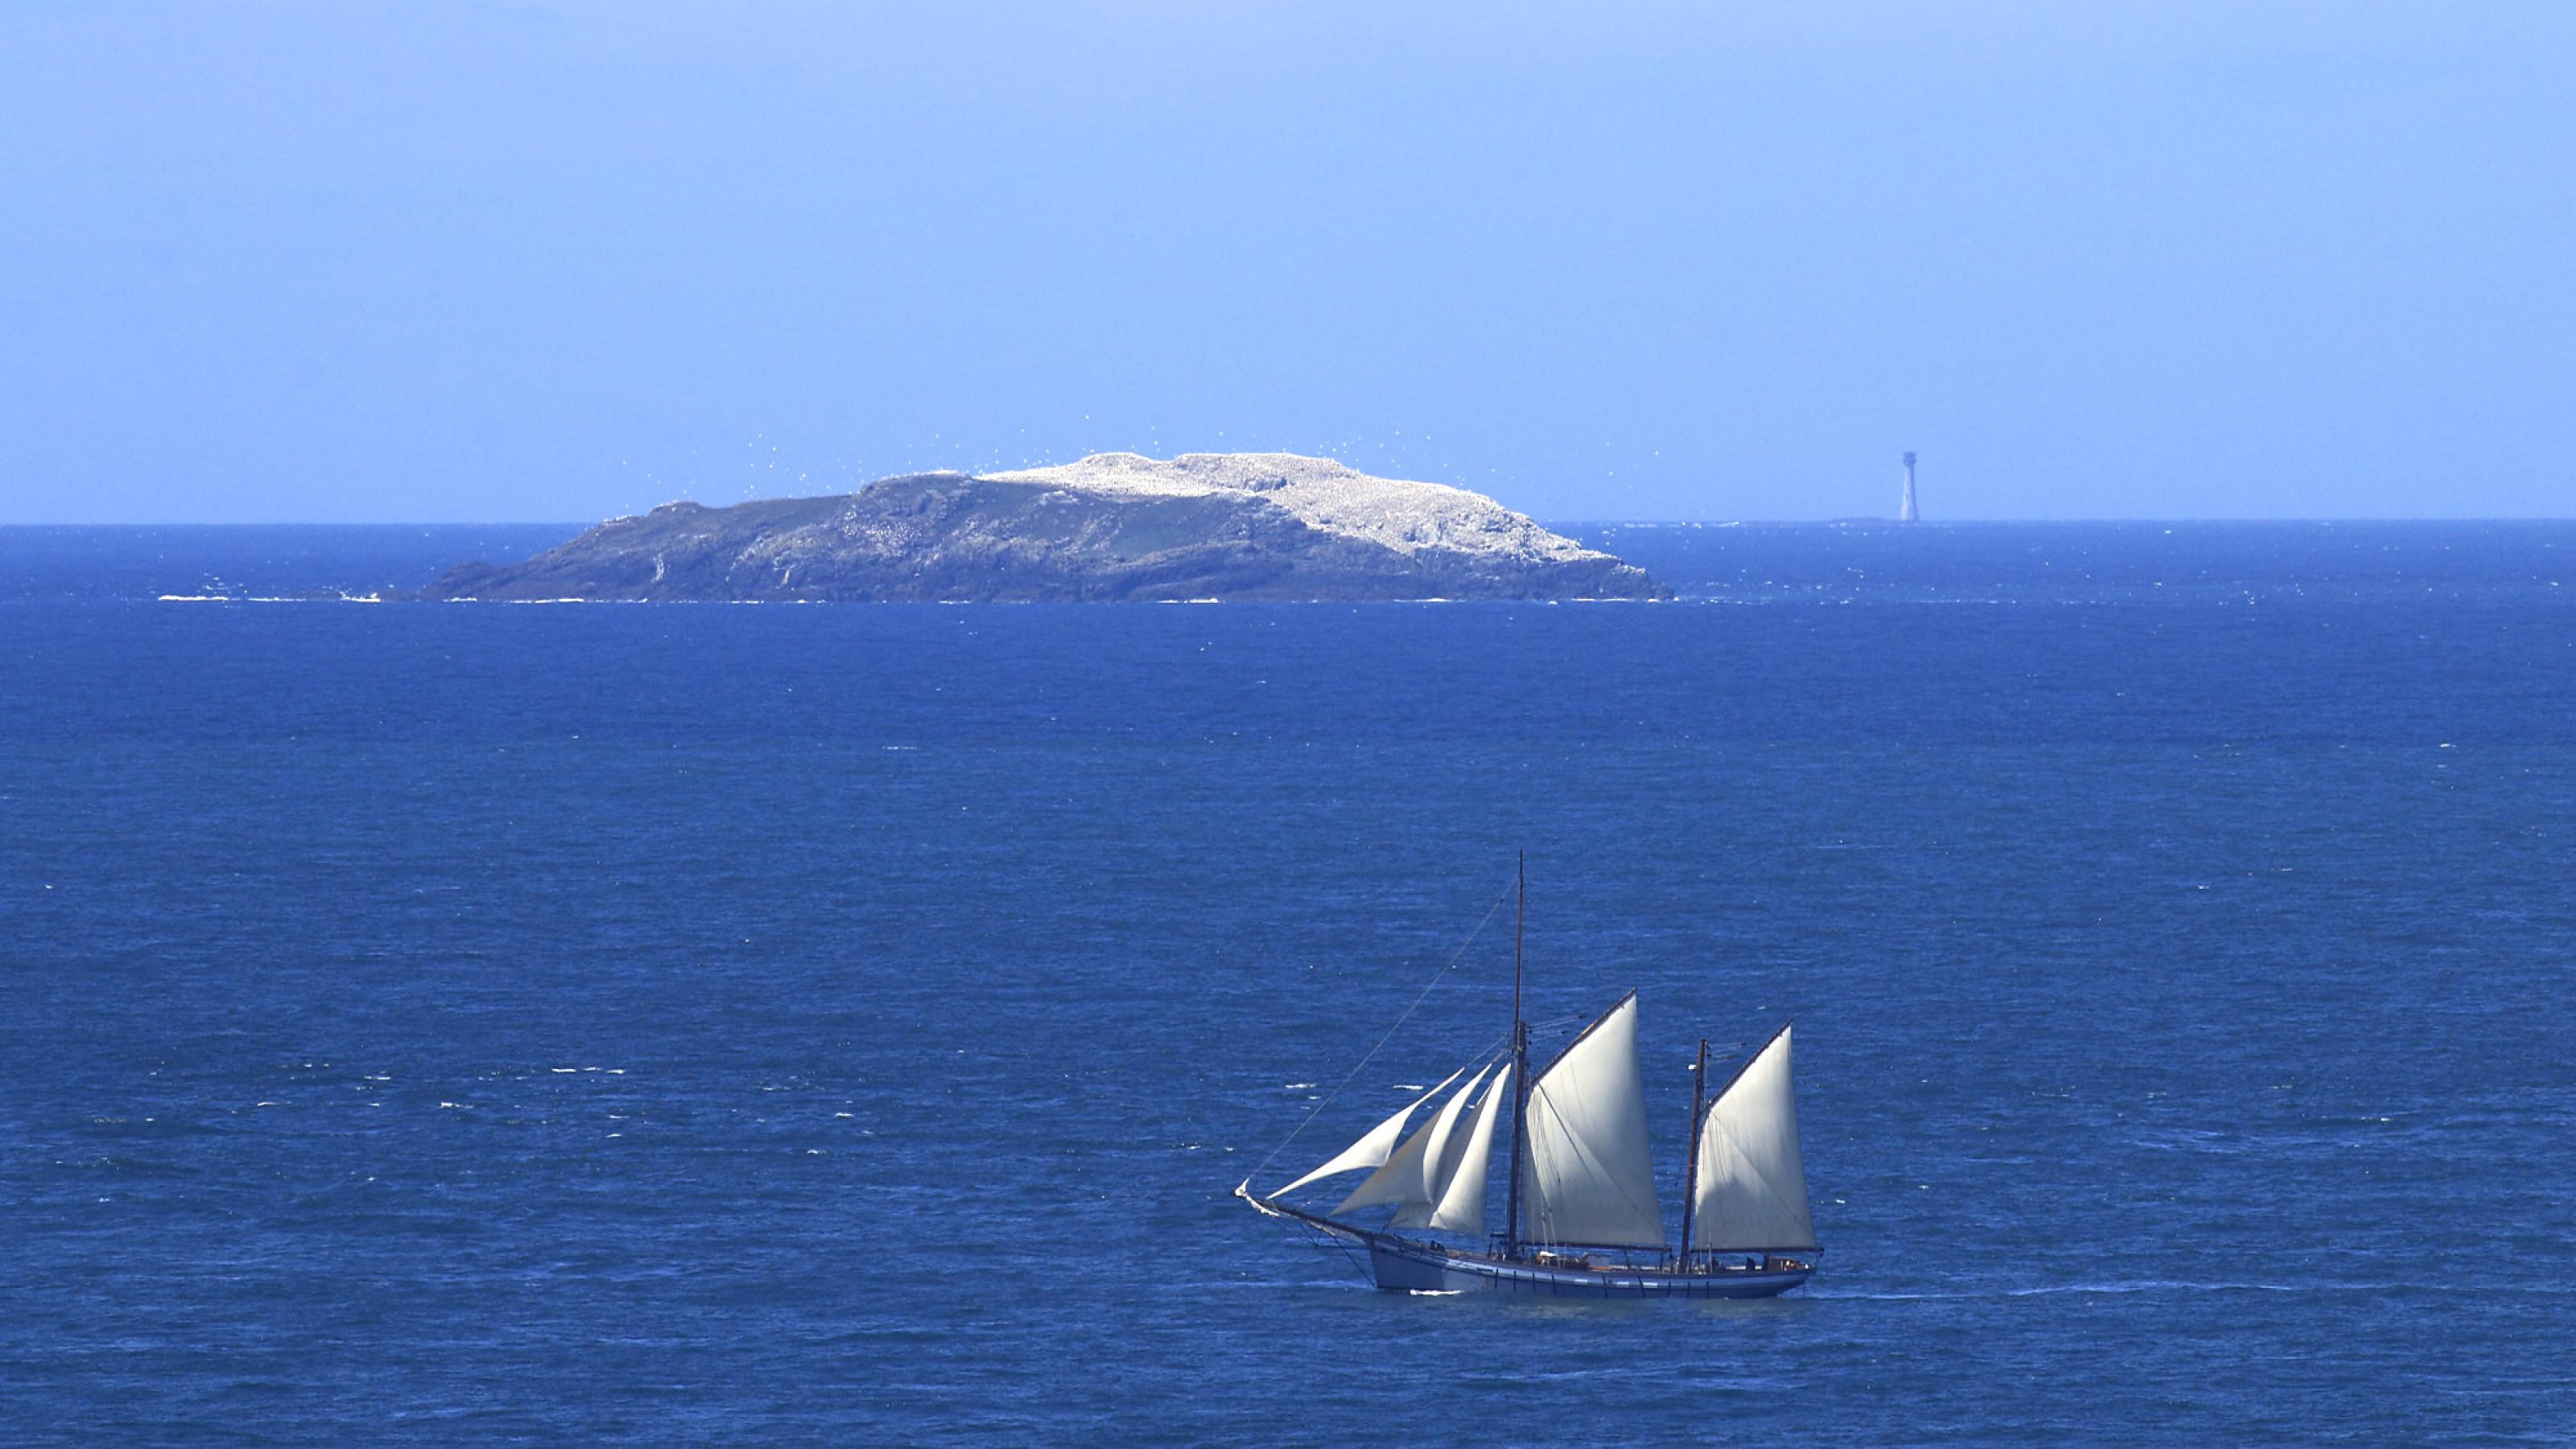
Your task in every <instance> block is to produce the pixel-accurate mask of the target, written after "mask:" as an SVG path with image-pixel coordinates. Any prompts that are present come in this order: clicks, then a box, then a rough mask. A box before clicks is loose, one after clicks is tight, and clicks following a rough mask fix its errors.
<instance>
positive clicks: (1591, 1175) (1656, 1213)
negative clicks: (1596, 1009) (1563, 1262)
mask: <svg viewBox="0 0 2576 1449" xmlns="http://www.w3.org/2000/svg"><path fill="white" fill-rule="evenodd" d="M1528 1122H1529V1138H1528V1141H1527V1142H1526V1143H1525V1144H1523V1146H1522V1149H1521V1152H1522V1157H1521V1162H1522V1182H1521V1192H1522V1207H1521V1221H1520V1224H1519V1235H1520V1237H1521V1239H1522V1241H1524V1242H1531V1243H1572V1244H1582V1245H1584V1246H1587V1247H1606V1248H1661V1247H1663V1246H1664V1214H1663V1209H1662V1207H1661V1206H1660V1205H1659V1204H1658V1203H1657V1202H1656V1200H1655V1163H1654V1158H1653V1156H1652V1154H1651V1152H1650V1150H1649V1149H1648V1147H1647V1144H1646V1080H1645V1076H1644V1074H1643V1072H1642V1071H1641V1070H1640V1069H1639V1067H1638V1065H1637V996H1636V993H1635V992H1630V993H1629V994H1628V995H1627V996H1626V997H1624V998H1623V999H1621V1001H1620V1002H1619V1004H1618V1005H1616V1006H1614V1007H1611V1008H1610V1009H1609V1011H1607V1012H1605V1013H1603V1014H1602V1017H1601V1019H1600V1020H1598V1021H1596V1022H1594V1023H1592V1025H1591V1026H1589V1027H1587V1028H1585V1030H1584V1033H1583V1035H1581V1036H1579V1037H1576V1038H1575V1040H1574V1045H1572V1046H1570V1047H1567V1048H1566V1049H1565V1054H1564V1055H1562V1056H1560V1057H1558V1058H1557V1059H1556V1062H1555V1064H1554V1065H1552V1066H1550V1067H1549V1068H1548V1069H1547V1070H1546V1071H1544V1072H1541V1073H1540V1074H1539V1075H1538V1076H1536V1077H1534V1078H1532V1079H1531V1081H1530V1096H1529V1115H1528Z"/></svg>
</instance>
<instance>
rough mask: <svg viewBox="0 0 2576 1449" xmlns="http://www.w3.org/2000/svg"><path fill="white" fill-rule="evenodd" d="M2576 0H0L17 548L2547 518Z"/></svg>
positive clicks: (4, 324)
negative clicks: (1908, 487) (228, 541)
mask: <svg viewBox="0 0 2576 1449" xmlns="http://www.w3.org/2000/svg"><path fill="white" fill-rule="evenodd" d="M2571 75H2576V6H2566V5H2554V4H2553V5H2537V4H2534V5H2519V6H2517V5H2478V4H2442V5H2435V4H2368V3H2358V0H2353V3H2335V4H2279V5H2265V4H2246V3H2237V4H2224V5H2197V4H2192V3H2187V0H2159V3H2154V4H2137V5H2126V4H2120V3H2111V0H2105V3H2088V4H2027V5H2002V4H1964V3H1962V4H1943V3H1936V0H1916V3H1907V4H1888V5H1879V4H1830V3H1827V4H1818V3H1803V4H1751V5H1727V4H1705V5H1637V4H1619V3H1608V4H1586V5H1580V6H1534V5H1533V6H1508V5H1506V6H1490V5H1478V6H1456V7H1443V6H1427V7H1405V6H1389V5H1382V4H1351V5H1339V4H1312V5H1293V6H1205V5H1178V4H1141V3H1140V4H1097V5H1084V4H1068V5H1062V6H1047V7H1027V8H1023V7H1014V6H992V5H979V4H972V3H966V4H940V5H925V6H920V7H897V6H862V5H820V4H817V5H776V4H758V3H753V4H728V5H724V6H713V5H708V6H673V5H655V4H649V3H643V4H588V3H560V4H558V3H524V4H470V3H457V4H440V5H428V4H423V5H415V6H379V5H360V4H318V3H317V4H310V5H258V4H248V3H245V4H239V5H200V4H184V5H182V4H169V5H158V4H115V3H107V4H96V5H93V4H77V3H68V0H66V3H48V0H33V3H30V0H16V3H11V4H9V5H7V6H5V7H0V522H73V521H88V522H144V521H214V522H223V521H245V522H249V521H278V520H315V521H434V520H478V521H480V520H493V521H499V520H563V521H585V520H590V519H596V518H600V517H605V516H609V515H612V514H620V513H627V512H632V511H636V510H638V509H641V508H644V507H649V506H651V505H652V504H655V503H658V502H662V501H665V500H668V499H671V498H676V497H683V496H686V497H694V498H697V499H699V500H701V501H704V502H709V503H722V502H727V501H738V500H740V499H743V498H746V497H751V496H777V495H784V494H794V493H817V492H832V491H841V490H845V489H847V488H849V487H851V486H854V485H855V484H856V483H858V482H860V481H864V480H865V479H868V478H872V477H877V476H881V475H884V474H888V473H894V472H901V471H907V470H913V469H920V468H929V467H967V468H973V467H988V466H993V465H1017V464H1021V463H1024V462H1044V461H1062V460H1065V459H1069V458H1073V457H1076V456H1079V455H1081V454H1083V453H1085V452H1091V451H1098V450H1105V449H1117V448H1124V449H1132V450H1136V451H1141V452H1148V453H1153V454H1156V455H1158V456H1159V455H1167V454H1170V453H1174V452H1181V451H1212V450H1226V449H1238V448H1262V449H1271V448H1277V449H1287V450H1292V451H1297V452H1307V453H1322V454H1328V455H1332V456H1337V457H1340V458H1343V459H1345V460H1346V461H1348V462H1351V463H1353V464H1354V465H1356V466H1360V467H1363V468H1367V469H1370V470H1372V471H1377V472H1387V473H1396V474H1401V475H1405V476H1413V477H1422V478H1431V479H1437V480H1440V481H1446V482H1454V483H1459V484H1463V485H1465V486H1468V487H1473V488H1477V489H1480V490H1482V491H1486V492H1490V493H1493V494H1495V495H1496V496H1498V497H1500V498H1502V499H1503V500H1504V501H1505V502H1507V503H1510V504H1512V505H1513V506H1515V507H1518V508H1522V509H1525V510H1527V511H1530V512H1532V513H1535V514H1537V515H1539V516H1541V517H1547V518H1561V519H1571V518H1638V519H1646V518H1666V519H1674V518H1707V519H1724V518H1822V517H1833V516H1840V515H1850V514H1863V513H1886V512H1891V511H1892V510H1893V508H1894V506H1895V491H1896V460H1897V456H1898V454H1899V453H1900V452H1901V451H1902V450H1904V449H1907V448H1914V449H1918V450H1920V451H1921V453H1922V455H1923V496H1924V503H1925V511H1926V513H1927V515H1929V516H1932V517H1936V518H1938V517H1949V518H2096V517H2166V518H2179V517H2321V516H2322V517H2368V516H2398V517H2407V516H2515V515H2545V516H2558V517H2564V516H2568V515H2570V514H2576V494H2571V491H2570V489H2569V487H2568V485H2567V484H2566V483H2565V482H2563V481H2562V478H2563V476H2564V475H2565V474H2566V473H2567V471H2568V469H2569V465H2568V464H2567V463H2566V462H2565V461H2563V460H2562V459H2561V458H2560V456H2559V454H2560V452H2561V449H2562V446H2563V438H2562V436H2561V435H2562V433H2563V431H2564V429H2563V428H2562V427H2561V426H2560V425H2561V423H2562V421H2563V420H2564V418H2565V416H2566V412H2567V404H2566V399H2567V397H2568V396H2569V394H2570V385H2571V382H2576V369H2572V368H2571V362H2576V341H2572V340H2571V339H2576V300H2571V291H2570V285H2569V283H2570V279H2571V276H2576V272H2571V266H2570V263H2571V261H2576V255H2571V248H2576V86H2571V85H2570V83H2569V77H2570V76H2571Z"/></svg>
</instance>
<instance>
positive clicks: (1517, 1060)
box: [1503, 850, 1529, 1258]
mask: <svg viewBox="0 0 2576 1449" xmlns="http://www.w3.org/2000/svg"><path fill="white" fill-rule="evenodd" d="M1528 927H1529V852H1528V851H1526V850H1524V851H1522V852H1521V862H1520V888H1519V904H1518V905H1517V906H1515V907H1514V908H1513V911H1512V1187H1511V1201H1510V1205H1509V1206H1508V1207H1507V1208H1505V1209H1504V1214H1503V1256H1504V1257H1506V1258H1517V1257H1519V1256H1520V1255H1521V1159H1522V1158H1523V1157H1525V1156H1527V1155H1528V1152H1529V1024H1528V1023H1527V1022H1524V1021H1522V1020H1521V956H1522V938H1523V936H1524V935H1525V934H1526V932H1527V930H1528Z"/></svg>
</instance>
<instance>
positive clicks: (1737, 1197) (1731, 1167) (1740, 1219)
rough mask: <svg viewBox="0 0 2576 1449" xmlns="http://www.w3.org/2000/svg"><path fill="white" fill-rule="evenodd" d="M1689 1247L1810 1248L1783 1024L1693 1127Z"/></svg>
mask: <svg viewBox="0 0 2576 1449" xmlns="http://www.w3.org/2000/svg"><path fill="white" fill-rule="evenodd" d="M1691 1216H1692V1223H1691V1241H1690V1243H1689V1245H1688V1246H1689V1247H1690V1248H1692V1249H1693V1250H1698V1251H1706V1250H1714V1251H1717V1252H1769V1251H1781V1250H1787V1249H1802V1250H1809V1251H1812V1250H1813V1249H1814V1248H1815V1246H1816V1223H1815V1219H1814V1217H1813V1216H1812V1215H1811V1214H1810V1213H1809V1211H1808V1208H1807V1168H1806V1164H1805V1163H1804V1162H1803V1161H1802V1160H1801V1159H1800V1158H1799V1156H1798V1104H1797V1101H1796V1099H1795V1097H1794V1096H1793V1095H1792V1093H1791V1090H1790V1083H1789V1028H1788V1027H1787V1026H1785V1025H1784V1026H1782V1027H1781V1028H1780V1030H1779V1031H1778V1033H1776V1034H1775V1035H1773V1037H1772V1038H1771V1040H1769V1041H1768V1042H1765V1043H1764V1044H1763V1046H1762V1050H1760V1051H1758V1052H1755V1053H1754V1054H1753V1059H1752V1060H1751V1061H1748V1062H1746V1063H1745V1064H1744V1066H1743V1069H1742V1070H1740V1071H1738V1072H1737V1073H1736V1074H1735V1080H1734V1081H1732V1082H1729V1083H1728V1084H1727V1086H1726V1090H1725V1091H1723V1092H1720V1093H1718V1096H1717V1100H1716V1101H1715V1102H1713V1103H1711V1104H1710V1105H1709V1109H1708V1115H1707V1116H1706V1117H1704V1118H1702V1119H1701V1122H1700V1129H1699V1192H1698V1194H1697V1195H1696V1196H1695V1197H1694V1198H1693V1199H1692V1201H1691Z"/></svg>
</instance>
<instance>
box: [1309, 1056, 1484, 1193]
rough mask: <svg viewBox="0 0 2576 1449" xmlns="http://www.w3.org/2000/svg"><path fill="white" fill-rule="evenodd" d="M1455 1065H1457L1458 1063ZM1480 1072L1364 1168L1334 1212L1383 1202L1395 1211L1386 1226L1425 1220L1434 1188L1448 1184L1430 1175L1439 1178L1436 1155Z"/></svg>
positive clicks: (1442, 1151) (1480, 1077)
mask: <svg viewBox="0 0 2576 1449" xmlns="http://www.w3.org/2000/svg"><path fill="white" fill-rule="evenodd" d="M1460 1070H1462V1071H1463V1070H1464V1068H1461V1069H1460ZM1484 1077H1485V1073H1484V1070H1483V1069H1481V1068H1480V1069H1478V1071H1477V1073H1476V1081H1471V1082H1469V1083H1468V1084H1467V1085H1465V1086H1463V1087H1460V1088H1459V1089H1458V1091H1457V1093H1456V1094H1455V1095H1454V1096H1452V1097H1450V1099H1449V1101H1448V1103H1447V1104H1446V1105H1444V1106H1443V1107H1441V1109H1440V1112H1439V1114H1438V1115H1437V1116H1435V1117H1433V1118H1432V1119H1431V1120H1430V1121H1428V1122H1425V1123H1423V1124H1422V1126H1421V1127H1419V1128H1418V1129H1416V1130H1415V1131H1414V1134H1413V1135H1412V1136H1410V1137H1407V1138H1406V1139H1404V1145H1403V1146H1401V1147H1398V1148H1396V1149H1395V1151H1394V1152H1393V1153H1392V1154H1391V1155H1389V1156H1388V1158H1387V1159H1386V1165H1385V1166H1383V1167H1380V1168H1379V1169H1378V1170H1377V1171H1375V1172H1372V1173H1370V1174H1369V1175H1368V1179H1367V1180H1366V1181H1364V1182H1362V1183H1361V1184H1360V1185H1359V1186H1358V1187H1357V1188H1356V1189H1354V1190H1353V1191H1352V1192H1351V1195H1350V1196H1349V1197H1346V1198H1344V1199H1342V1205H1341V1206H1340V1207H1337V1208H1335V1209H1333V1211H1334V1213H1336V1214H1340V1213H1346V1212H1349V1211H1350V1210H1351V1209H1353V1208H1364V1207H1386V1206H1388V1205H1390V1204H1392V1205H1393V1206H1394V1207H1395V1208H1396V1209H1397V1212H1396V1215H1395V1218H1394V1220H1393V1221H1392V1222H1390V1223H1388V1224H1387V1226H1389V1227H1396V1228H1418V1227H1421V1226H1422V1225H1423V1224H1425V1223H1427V1222H1429V1221H1430V1218H1431V1204H1432V1203H1433V1202H1434V1201H1435V1200H1436V1199H1437V1197H1438V1194H1439V1192H1440V1190H1441V1189H1442V1188H1444V1187H1446V1186H1448V1183H1447V1182H1446V1181H1445V1180H1436V1179H1440V1166H1441V1159H1442V1157H1443V1156H1444V1155H1445V1149H1446V1147H1447V1144H1448V1140H1449V1136H1450V1133H1451V1131H1452V1130H1453V1129H1454V1128H1455V1127H1456V1126H1457V1125H1458V1112H1459V1109H1461V1108H1462V1107H1464V1106H1465V1105H1466V1103H1467V1098H1468V1097H1469V1096H1471V1095H1473V1094H1474V1093H1475V1090H1476V1082H1479V1081H1483V1080H1484ZM1456 1080H1458V1078H1457V1075H1456V1073H1452V1074H1451V1075H1450V1078H1449V1081H1450V1082H1454V1081H1456ZM1440 1085H1441V1086H1443V1087H1445V1086H1447V1085H1449V1082H1442V1083H1441V1084H1440ZM1435 1090H1436V1089H1435Z"/></svg>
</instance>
